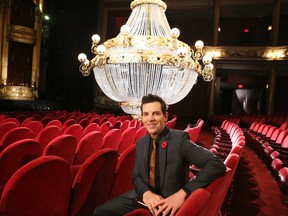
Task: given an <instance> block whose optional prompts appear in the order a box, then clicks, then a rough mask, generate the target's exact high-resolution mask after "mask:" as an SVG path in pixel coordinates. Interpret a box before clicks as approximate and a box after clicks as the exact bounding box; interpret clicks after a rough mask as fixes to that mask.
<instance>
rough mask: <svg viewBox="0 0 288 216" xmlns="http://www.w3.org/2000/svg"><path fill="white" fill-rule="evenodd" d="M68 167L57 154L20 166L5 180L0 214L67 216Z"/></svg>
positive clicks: (69, 186) (14, 215) (69, 178)
mask: <svg viewBox="0 0 288 216" xmlns="http://www.w3.org/2000/svg"><path fill="white" fill-rule="evenodd" d="M70 182H71V170H70V166H69V165H68V164H67V162H66V161H64V160H63V159H61V158H59V157H55V156H49V157H48V156H47V157H39V158H37V159H35V160H33V161H31V162H29V163H27V164H25V165H24V166H23V167H21V168H20V169H19V170H17V172H16V173H15V174H14V175H13V176H12V177H11V178H10V179H9V181H8V182H7V184H6V186H5V188H4V190H3V193H2V197H1V201H0V215H5V216H16V215H27V216H28V215H29V216H40V215H42V216H51V215H55V216H56V215H58V216H60V215H63V216H64V215H67V214H68V205H69V197H70V192H71V184H70Z"/></svg>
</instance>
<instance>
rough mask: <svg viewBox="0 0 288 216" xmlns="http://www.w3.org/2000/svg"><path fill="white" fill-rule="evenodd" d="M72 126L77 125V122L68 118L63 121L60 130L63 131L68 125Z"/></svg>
mask: <svg viewBox="0 0 288 216" xmlns="http://www.w3.org/2000/svg"><path fill="white" fill-rule="evenodd" d="M73 124H77V121H76V120H75V119H73V118H70V119H68V120H67V121H65V122H64V124H63V128H62V129H63V131H64V130H66V128H67V127H69V126H70V125H73Z"/></svg>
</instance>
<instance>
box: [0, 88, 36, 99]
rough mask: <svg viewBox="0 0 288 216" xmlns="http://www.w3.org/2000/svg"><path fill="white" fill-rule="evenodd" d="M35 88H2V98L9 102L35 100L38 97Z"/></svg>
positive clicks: (0, 90)
mask: <svg viewBox="0 0 288 216" xmlns="http://www.w3.org/2000/svg"><path fill="white" fill-rule="evenodd" d="M36 95H37V94H36V92H35V90H34V88H31V87H27V86H12V85H11V86H10V85H3V86H0V98H1V99H6V100H7V99H9V100H34V99H35V96H36Z"/></svg>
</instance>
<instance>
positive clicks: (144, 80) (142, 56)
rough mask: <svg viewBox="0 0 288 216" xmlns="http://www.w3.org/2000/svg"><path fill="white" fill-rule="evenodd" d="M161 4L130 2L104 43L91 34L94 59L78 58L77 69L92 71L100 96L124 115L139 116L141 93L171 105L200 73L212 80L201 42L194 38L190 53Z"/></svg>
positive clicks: (158, 1) (155, 0) (157, 1)
mask: <svg viewBox="0 0 288 216" xmlns="http://www.w3.org/2000/svg"><path fill="white" fill-rule="evenodd" d="M166 8H167V6H166V4H165V3H164V2H163V1H161V0H134V1H133V2H132V3H131V9H132V13H131V15H130V17H129V18H128V20H127V23H126V24H125V25H123V26H122V27H121V30H120V33H119V34H118V35H117V36H116V37H115V38H112V39H109V40H107V41H105V42H104V43H103V44H99V42H100V36H99V35H97V34H95V35H93V36H92V47H91V51H92V53H94V54H95V57H94V58H93V59H92V60H91V61H89V60H88V59H87V57H86V55H85V54H84V53H81V54H79V56H78V59H79V61H80V62H81V65H80V68H79V70H80V72H81V73H82V74H83V75H84V76H88V75H89V74H90V71H91V70H93V71H94V76H95V79H96V82H97V83H98V85H99V87H100V88H101V90H102V91H103V92H104V94H106V95H107V96H108V97H109V98H111V99H112V100H114V101H117V102H119V103H120V105H121V108H122V109H123V111H124V112H126V113H128V114H132V115H138V114H140V105H141V98H142V96H144V95H147V94H155V95H158V96H160V97H162V98H163V100H164V101H165V102H166V104H167V105H171V104H175V103H177V102H179V101H181V100H182V99H183V98H184V97H185V96H186V95H187V94H188V93H189V92H190V90H191V89H192V87H193V85H194V84H195V83H196V82H197V78H198V76H199V75H202V77H203V79H204V80H205V81H211V80H212V79H213V64H212V63H211V61H212V58H211V56H209V55H204V52H203V47H204V44H203V42H202V41H197V42H196V43H195V48H196V50H195V51H194V50H193V49H191V48H190V46H188V45H187V44H186V43H184V42H182V41H180V40H178V37H179V35H180V31H179V29H177V28H173V29H170V26H169V24H168V21H167V18H166V16H165V10H166ZM200 61H201V62H202V64H201V63H200Z"/></svg>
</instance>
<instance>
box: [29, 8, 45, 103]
mask: <svg viewBox="0 0 288 216" xmlns="http://www.w3.org/2000/svg"><path fill="white" fill-rule="evenodd" d="M34 29H35V31H36V34H37V36H36V39H37V41H36V44H35V46H34V48H33V61H32V76H31V87H33V88H34V89H37V88H38V82H39V65H40V49H41V35H42V13H41V12H40V11H39V12H37V13H36V14H35V24H34ZM37 92H38V91H36V92H35V90H34V93H35V94H36V96H37V97H38V95H37Z"/></svg>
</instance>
